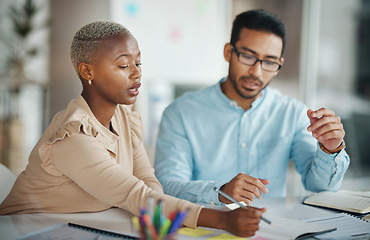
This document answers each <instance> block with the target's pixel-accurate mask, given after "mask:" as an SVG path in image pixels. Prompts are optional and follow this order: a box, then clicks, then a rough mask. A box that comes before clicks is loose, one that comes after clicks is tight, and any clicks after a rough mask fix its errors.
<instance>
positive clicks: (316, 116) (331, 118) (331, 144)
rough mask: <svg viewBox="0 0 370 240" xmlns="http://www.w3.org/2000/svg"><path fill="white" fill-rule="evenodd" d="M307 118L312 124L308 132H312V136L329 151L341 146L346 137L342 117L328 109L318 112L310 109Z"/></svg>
mask: <svg viewBox="0 0 370 240" xmlns="http://www.w3.org/2000/svg"><path fill="white" fill-rule="evenodd" d="M307 116H308V118H309V119H310V122H311V125H310V126H308V128H307V130H308V131H309V132H312V136H313V137H314V138H316V139H317V140H318V141H319V142H320V143H321V144H322V145H323V146H324V147H325V148H326V149H327V150H329V151H333V150H335V149H336V148H338V147H339V146H340V144H341V143H342V141H343V138H344V135H345V132H344V129H343V125H342V123H341V120H340V117H338V116H336V115H335V113H334V112H333V111H331V110H329V109H326V108H320V109H319V110H316V111H313V110H311V109H309V110H308V111H307Z"/></svg>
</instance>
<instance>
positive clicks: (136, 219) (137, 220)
mask: <svg viewBox="0 0 370 240" xmlns="http://www.w3.org/2000/svg"><path fill="white" fill-rule="evenodd" d="M131 220H132V223H133V224H134V226H135V227H136V229H140V223H139V218H138V217H136V216H134V217H132V219H131Z"/></svg>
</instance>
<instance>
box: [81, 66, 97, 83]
mask: <svg viewBox="0 0 370 240" xmlns="http://www.w3.org/2000/svg"><path fill="white" fill-rule="evenodd" d="M78 72H79V73H80V75H81V77H82V78H83V79H86V80H88V81H92V80H94V76H93V73H92V68H91V65H90V64H87V63H80V65H78Z"/></svg>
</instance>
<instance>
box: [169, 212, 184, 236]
mask: <svg viewBox="0 0 370 240" xmlns="http://www.w3.org/2000/svg"><path fill="white" fill-rule="evenodd" d="M186 215H187V211H182V212H178V213H177V214H176V218H175V219H174V220H173V222H172V224H171V226H170V228H169V229H168V232H167V234H171V233H174V232H176V231H177V230H178V229H179V228H180V227H181V225H182V223H183V222H184V220H185V218H186Z"/></svg>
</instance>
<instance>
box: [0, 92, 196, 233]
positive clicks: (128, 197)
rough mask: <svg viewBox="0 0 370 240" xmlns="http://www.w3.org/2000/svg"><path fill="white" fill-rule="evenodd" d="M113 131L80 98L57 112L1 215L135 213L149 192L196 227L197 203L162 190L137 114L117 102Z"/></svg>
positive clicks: (4, 204) (138, 212)
mask: <svg viewBox="0 0 370 240" xmlns="http://www.w3.org/2000/svg"><path fill="white" fill-rule="evenodd" d="M112 126H113V129H114V133H112V132H111V131H110V130H108V129H107V128H105V127H104V126H103V125H101V124H100V122H99V121H98V120H97V119H96V118H95V116H94V115H93V113H92V112H91V110H90V108H89V106H88V104H87V103H86V101H85V100H84V98H83V97H82V96H79V97H78V98H77V99H75V100H72V101H71V102H70V103H69V105H68V107H67V108H66V109H65V110H63V111H61V112H59V113H57V114H56V115H55V117H54V118H53V120H52V122H51V124H50V126H49V127H48V128H47V129H46V130H45V132H44V133H43V135H42V137H41V139H40V140H39V142H38V143H37V144H36V146H35V148H34V149H33V150H32V152H31V154H30V157H29V163H28V165H27V167H26V169H25V170H24V171H23V172H22V173H21V174H20V175H19V177H18V178H17V180H16V182H15V184H14V186H13V188H12V190H11V192H10V193H9V195H8V196H7V197H6V199H5V200H4V201H3V202H2V203H1V205H0V215H4V214H22V213H35V212H52V213H74V212H96V211H102V210H105V209H108V208H110V207H119V208H122V209H125V210H127V211H129V212H131V213H133V214H135V215H139V214H140V209H141V208H142V207H143V206H146V205H147V199H148V197H149V196H152V197H154V198H155V199H157V200H158V199H162V200H163V201H164V203H165V210H166V214H167V215H168V214H169V212H172V211H174V210H185V209H188V210H189V213H188V217H187V218H186V220H185V222H184V224H185V225H186V226H189V227H196V223H197V219H198V216H199V212H200V210H201V208H202V207H201V206H199V205H196V204H193V203H190V202H188V201H185V200H180V199H177V198H174V197H171V196H168V195H165V194H163V190H162V186H161V185H160V183H159V182H158V180H157V179H156V177H155V175H154V169H153V168H152V166H151V165H150V163H149V160H148V157H147V154H146V151H145V148H144V145H143V141H142V128H141V119H140V116H139V113H137V112H133V111H132V110H131V106H124V105H120V106H118V107H117V110H116V112H115V114H114V116H113V118H112Z"/></svg>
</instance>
